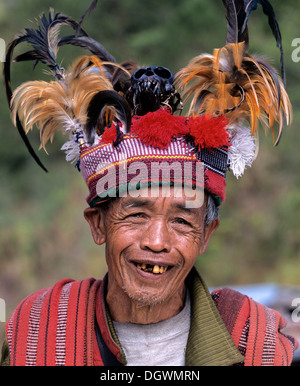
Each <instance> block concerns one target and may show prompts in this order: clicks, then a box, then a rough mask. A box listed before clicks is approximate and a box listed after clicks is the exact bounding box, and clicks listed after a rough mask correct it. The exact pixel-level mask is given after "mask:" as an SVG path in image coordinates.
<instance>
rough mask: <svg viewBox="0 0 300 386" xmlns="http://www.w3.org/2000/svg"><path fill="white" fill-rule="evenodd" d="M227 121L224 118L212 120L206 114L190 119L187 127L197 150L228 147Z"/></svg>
mask: <svg viewBox="0 0 300 386" xmlns="http://www.w3.org/2000/svg"><path fill="white" fill-rule="evenodd" d="M227 125H228V120H227V119H226V118H225V117H224V116H221V117H218V118H213V117H211V116H210V115H208V114H205V115H201V116H199V117H190V118H189V121H188V126H189V128H190V135H191V136H192V137H194V141H195V144H196V145H197V146H198V149H199V150H200V149H203V148H216V147H222V146H230V144H229V134H228V132H227V130H226V126H227Z"/></svg>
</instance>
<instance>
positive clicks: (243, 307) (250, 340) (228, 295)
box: [217, 288, 298, 366]
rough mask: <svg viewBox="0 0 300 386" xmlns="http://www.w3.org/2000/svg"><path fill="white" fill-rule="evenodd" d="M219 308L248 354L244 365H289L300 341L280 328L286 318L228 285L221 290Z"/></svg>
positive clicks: (231, 332) (234, 339) (230, 330)
mask: <svg viewBox="0 0 300 386" xmlns="http://www.w3.org/2000/svg"><path fill="white" fill-rule="evenodd" d="M217 305H218V311H219V312H220V315H221V317H222V319H223V321H224V323H225V324H226V326H227V328H228V331H229V333H230V335H231V336H232V339H233V341H234V343H235V345H236V346H237V347H239V348H240V349H241V352H243V353H244V355H245V361H244V365H245V366H289V365H290V364H291V362H292V359H293V353H294V350H295V349H297V347H298V342H297V341H296V340H295V339H294V338H293V337H291V336H288V335H284V334H283V333H281V332H280V331H281V330H282V329H283V328H284V327H285V325H286V321H285V319H284V318H283V317H282V315H281V314H280V313H279V312H278V311H276V310H273V309H270V308H268V307H265V306H263V305H261V304H259V303H257V302H255V301H254V300H252V299H250V298H249V297H247V296H245V295H241V294H240V293H238V292H236V291H233V290H231V289H229V288H225V289H223V290H222V291H219V297H218V301H217Z"/></svg>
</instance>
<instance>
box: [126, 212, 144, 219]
mask: <svg viewBox="0 0 300 386" xmlns="http://www.w3.org/2000/svg"><path fill="white" fill-rule="evenodd" d="M127 217H134V218H142V217H144V214H143V213H141V212H138V213H131V214H129V215H128V216H127Z"/></svg>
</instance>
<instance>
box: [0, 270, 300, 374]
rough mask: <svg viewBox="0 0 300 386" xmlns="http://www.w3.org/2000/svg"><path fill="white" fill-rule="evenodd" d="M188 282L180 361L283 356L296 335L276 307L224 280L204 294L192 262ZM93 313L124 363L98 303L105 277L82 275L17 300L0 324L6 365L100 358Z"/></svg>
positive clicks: (271, 360) (250, 362)
mask: <svg viewBox="0 0 300 386" xmlns="http://www.w3.org/2000/svg"><path fill="white" fill-rule="evenodd" d="M189 283H190V290H191V300H192V320H191V328H190V333H189V338H188V344H187V348H186V365H187V366H206V365H210V366H212V365H216V366H228V365H233V364H237V365H242V364H243V365H245V366H287V365H290V364H291V362H292V358H293V351H294V350H295V349H296V348H297V343H296V341H295V339H294V338H292V337H290V336H286V335H284V334H282V333H281V332H280V330H281V329H282V328H283V327H284V325H285V321H284V319H283V318H282V316H281V315H280V314H279V313H278V312H277V311H274V310H271V309H269V308H267V307H264V306H262V305H260V304H258V303H256V302H254V301H253V300H251V299H249V298H248V297H247V296H245V295H242V294H240V293H238V292H236V291H233V290H230V289H228V288H225V289H223V290H219V291H215V292H214V293H213V294H212V297H211V296H210V294H209V292H208V290H207V287H206V286H205V284H204V283H203V281H202V279H201V277H200V276H199V275H198V273H197V272H196V271H195V270H193V272H192V273H191V275H190V276H189ZM95 319H96V320H97V323H98V325H99V329H100V332H101V335H102V337H103V340H104V342H105V344H106V346H107V348H108V349H109V350H110V352H111V353H112V354H113V355H114V356H115V357H116V358H117V360H118V361H119V362H120V363H121V364H122V363H123V364H125V363H126V358H125V355H124V352H123V350H122V347H121V345H120V342H119V340H118V337H117V336H116V333H115V331H114V328H113V323H112V320H111V318H110V316H109V312H108V310H107V308H106V302H105V280H104V281H96V280H94V279H86V280H81V281H72V280H62V281H60V282H58V283H57V284H56V285H54V286H53V287H51V288H48V289H43V290H41V291H38V292H36V293H34V294H33V295H30V296H29V297H27V298H25V300H24V301H23V302H21V303H20V305H19V306H18V307H17V308H16V310H15V311H14V313H13V314H12V315H11V317H10V318H9V320H8V322H7V325H6V336H7V342H8V347H9V353H10V365H11V366H25V365H27V366H64V365H67V366H86V365H87V366H95V365H96V366H103V361H102V358H101V355H100V351H99V348H98V345H97V339H96V334H95V328H94V327H95V324H94V323H95ZM225 326H226V327H225ZM4 351H6V350H4ZM4 359H5V358H4ZM5 363H6V364H8V360H7V358H6V359H5Z"/></svg>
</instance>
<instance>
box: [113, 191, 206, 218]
mask: <svg viewBox="0 0 300 386" xmlns="http://www.w3.org/2000/svg"><path fill="white" fill-rule="evenodd" d="M128 193H129V194H127V195H126V196H125V197H120V198H118V199H117V200H116V201H115V202H116V203H118V204H119V206H120V207H124V208H125V207H141V206H147V207H149V208H154V207H155V206H156V207H157V206H160V205H163V206H164V207H170V208H178V209H182V210H185V209H186V210H187V211H190V210H194V212H195V213H197V212H198V213H199V212H200V211H201V210H202V208H203V204H204V201H205V195H204V191H203V189H198V190H197V189H193V188H192V187H190V186H151V187H143V188H141V189H139V190H138V191H136V190H135V191H134V194H132V195H131V194H130V191H129V192H128ZM197 210H198V211H197Z"/></svg>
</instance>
